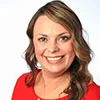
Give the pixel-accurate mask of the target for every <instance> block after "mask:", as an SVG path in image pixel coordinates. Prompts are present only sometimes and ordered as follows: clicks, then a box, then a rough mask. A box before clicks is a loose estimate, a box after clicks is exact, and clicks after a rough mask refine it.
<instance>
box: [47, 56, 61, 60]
mask: <svg viewBox="0 0 100 100" xmlns="http://www.w3.org/2000/svg"><path fill="white" fill-rule="evenodd" d="M61 58H62V57H55V58H47V59H48V60H59V59H61Z"/></svg>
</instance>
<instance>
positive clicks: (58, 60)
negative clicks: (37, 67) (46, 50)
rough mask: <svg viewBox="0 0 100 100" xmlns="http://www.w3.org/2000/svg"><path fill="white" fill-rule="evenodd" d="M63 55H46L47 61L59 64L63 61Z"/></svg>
mask: <svg viewBox="0 0 100 100" xmlns="http://www.w3.org/2000/svg"><path fill="white" fill-rule="evenodd" d="M63 57H64V56H58V57H57V56H56V57H46V59H47V62H48V63H50V64H58V63H60V62H61V61H62V58H63Z"/></svg>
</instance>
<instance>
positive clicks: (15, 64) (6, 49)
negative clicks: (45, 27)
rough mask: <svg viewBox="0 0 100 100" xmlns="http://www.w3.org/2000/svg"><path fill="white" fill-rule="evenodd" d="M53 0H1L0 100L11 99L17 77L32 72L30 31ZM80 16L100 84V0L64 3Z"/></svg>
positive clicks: (65, 0)
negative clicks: (26, 54) (27, 57)
mask: <svg viewBox="0 0 100 100" xmlns="http://www.w3.org/2000/svg"><path fill="white" fill-rule="evenodd" d="M48 1H51V0H36V1H35V0H0V100H11V95H12V91H13V88H14V85H15V82H16V80H17V78H18V77H19V76H20V75H21V74H23V73H25V72H28V71H29V68H28V66H27V64H26V62H25V60H24V59H23V57H22V56H23V53H24V51H25V49H26V48H27V46H28V38H27V36H26V29H27V25H28V22H29V20H30V19H31V17H32V16H33V14H34V13H35V12H36V11H37V10H38V8H39V7H41V6H42V5H44V4H45V3H47V2H48ZM62 1H64V2H65V3H66V4H67V5H68V6H69V7H71V8H72V9H73V10H74V11H75V13H76V14H77V15H78V16H79V18H80V20H81V22H82V25H83V28H84V29H85V30H86V31H87V33H88V34H89V37H88V38H89V40H88V42H89V44H90V46H91V48H92V50H93V51H94V53H95V57H94V59H93V60H92V62H91V63H90V65H89V70H90V72H91V73H92V75H93V77H94V81H95V82H96V83H97V84H98V85H100V71H99V69H100V64H99V62H100V58H99V57H100V52H99V51H100V0H62Z"/></svg>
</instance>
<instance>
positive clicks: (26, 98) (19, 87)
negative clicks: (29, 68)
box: [11, 74, 100, 100]
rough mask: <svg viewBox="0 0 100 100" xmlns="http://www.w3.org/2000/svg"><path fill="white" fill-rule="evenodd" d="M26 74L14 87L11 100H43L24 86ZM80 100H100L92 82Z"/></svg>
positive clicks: (32, 90)
mask: <svg viewBox="0 0 100 100" xmlns="http://www.w3.org/2000/svg"><path fill="white" fill-rule="evenodd" d="M26 75H27V74H23V75H22V76H20V77H19V78H18V80H17V82H16V85H15V87H14V91H13V94H12V99H11V100H44V99H42V98H40V97H38V96H37V95H36V94H35V92H34V89H33V87H27V86H26V85H25V81H24V80H25V77H26ZM67 99H68V96H65V97H62V98H59V99H55V100H67ZM53 100H54V99H53ZM82 100H100V87H99V86H97V85H96V84H95V83H94V82H93V83H92V84H90V85H89V86H88V87H87V92H86V94H85V96H84V97H83V99H82Z"/></svg>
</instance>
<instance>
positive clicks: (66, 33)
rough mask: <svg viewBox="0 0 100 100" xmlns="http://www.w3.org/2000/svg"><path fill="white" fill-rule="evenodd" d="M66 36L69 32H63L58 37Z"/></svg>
mask: <svg viewBox="0 0 100 100" xmlns="http://www.w3.org/2000/svg"><path fill="white" fill-rule="evenodd" d="M64 34H69V32H63V33H61V34H59V35H58V36H61V35H64Z"/></svg>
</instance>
